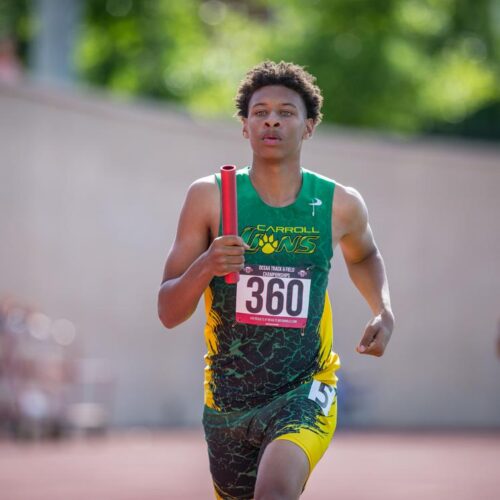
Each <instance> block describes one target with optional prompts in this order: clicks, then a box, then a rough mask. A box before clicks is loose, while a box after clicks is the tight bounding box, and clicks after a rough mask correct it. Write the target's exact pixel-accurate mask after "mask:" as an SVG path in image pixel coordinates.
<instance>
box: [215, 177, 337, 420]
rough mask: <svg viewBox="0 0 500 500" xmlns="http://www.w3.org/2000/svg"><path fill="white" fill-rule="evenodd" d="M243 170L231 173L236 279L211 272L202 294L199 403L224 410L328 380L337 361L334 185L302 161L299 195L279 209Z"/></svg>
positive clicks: (332, 378) (244, 407)
mask: <svg viewBox="0 0 500 500" xmlns="http://www.w3.org/2000/svg"><path fill="white" fill-rule="evenodd" d="M249 171H250V169H249V168H248V167H247V168H243V169H241V170H238V171H237V174H236V181H237V192H238V229H239V235H240V236H241V237H242V238H243V240H244V241H245V242H246V243H247V244H248V245H249V246H250V250H247V251H246V252H245V267H244V269H243V270H242V271H241V273H240V280H239V283H238V284H237V285H228V284H226V283H225V281H224V278H223V277H215V278H214V279H213V280H212V281H211V283H210V286H209V287H208V288H207V290H206V292H205V307H206V314H207V322H206V326H205V340H206V344H207V350H208V352H207V355H206V357H205V358H206V369H205V404H206V406H207V407H209V408H212V409H214V410H217V411H222V412H230V411H241V410H248V409H251V408H254V407H257V406H261V405H264V404H267V403H268V402H270V401H271V400H273V398H276V397H277V396H280V395H282V394H285V393H287V392H289V391H291V390H293V389H295V388H297V387H299V386H300V385H302V384H306V383H309V382H311V381H312V380H316V381H318V382H319V383H324V384H328V385H329V386H332V387H334V386H335V385H336V381H337V378H336V375H335V372H336V370H337V369H338V368H339V367H340V361H339V358H338V356H337V355H336V354H335V353H334V352H333V351H332V345H333V326H332V315H331V306H330V301H329V298H328V293H327V284H328V274H329V271H330V267H331V262H330V261H331V258H332V255H333V250H332V203H333V195H334V190H335V183H334V182H333V181H332V180H330V179H327V178H326V177H323V176H321V175H319V174H315V173H313V172H310V171H308V170H305V169H302V170H301V173H302V186H301V189H300V192H299V194H298V196H297V199H296V200H295V201H294V202H293V203H292V204H291V205H288V206H286V207H279V208H277V207H271V206H269V205H267V204H265V203H264V202H263V201H262V199H261V198H260V196H259V194H258V193H257V191H256V190H255V188H254V187H253V185H252V183H251V180H250V176H249ZM216 177H217V182H218V183H219V185H220V177H219V176H218V175H217V176H216Z"/></svg>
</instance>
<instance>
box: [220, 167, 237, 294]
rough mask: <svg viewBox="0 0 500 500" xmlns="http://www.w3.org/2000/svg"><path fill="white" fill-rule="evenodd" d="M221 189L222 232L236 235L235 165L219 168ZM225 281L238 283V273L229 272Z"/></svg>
mask: <svg viewBox="0 0 500 500" xmlns="http://www.w3.org/2000/svg"><path fill="white" fill-rule="evenodd" d="M220 178H221V190H222V234H223V235H224V236H227V235H236V236H237V235H238V203H237V198H236V167H235V166H234V165H223V166H222V167H221V168H220ZM224 279H225V280H226V283H228V284H234V283H238V281H239V279H240V274H239V273H229V274H226V276H225V277H224Z"/></svg>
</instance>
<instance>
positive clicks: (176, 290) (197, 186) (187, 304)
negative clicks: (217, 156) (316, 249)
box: [158, 176, 246, 328]
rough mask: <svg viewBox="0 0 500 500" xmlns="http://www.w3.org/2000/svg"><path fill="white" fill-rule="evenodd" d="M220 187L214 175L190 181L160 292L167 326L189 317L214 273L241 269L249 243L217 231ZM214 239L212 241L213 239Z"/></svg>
mask: <svg viewBox="0 0 500 500" xmlns="http://www.w3.org/2000/svg"><path fill="white" fill-rule="evenodd" d="M219 216H220V195H219V189H218V187H217V185H216V184H215V182H214V181H213V176H212V178H204V179H200V180H199V181H197V182H195V183H194V184H192V185H191V187H190V188H189V190H188V193H187V196H186V201H185V202H184V206H183V207H182V211H181V215H180V218H179V225H178V227H177V234H176V237H175V241H174V244H173V245H172V248H171V249H170V252H169V254H168V257H167V261H166V263H165V270H164V273H163V280H162V284H161V287H160V291H159V293H158V315H159V317H160V320H161V322H162V323H163V325H164V326H165V327H166V328H173V327H174V326H177V325H178V324H180V323H182V322H183V321H185V320H187V319H188V318H189V317H190V316H191V314H192V313H193V312H194V310H195V309H196V306H197V304H198V301H199V300H200V297H201V295H202V294H203V292H204V290H205V289H206V288H207V286H208V285H209V283H210V281H211V280H212V278H213V277H214V276H224V275H225V274H228V273H231V272H237V271H240V270H241V269H242V267H243V263H244V253H245V247H246V245H245V244H244V243H243V240H242V239H241V238H240V237H238V236H221V237H218V238H214V236H216V235H217V230H218V225H219V224H218V221H219ZM212 239H213V241H212Z"/></svg>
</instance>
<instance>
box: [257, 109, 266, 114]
mask: <svg viewBox="0 0 500 500" xmlns="http://www.w3.org/2000/svg"><path fill="white" fill-rule="evenodd" d="M254 115H255V116H266V112H265V111H264V110H263V109H260V110H258V111H255V112H254Z"/></svg>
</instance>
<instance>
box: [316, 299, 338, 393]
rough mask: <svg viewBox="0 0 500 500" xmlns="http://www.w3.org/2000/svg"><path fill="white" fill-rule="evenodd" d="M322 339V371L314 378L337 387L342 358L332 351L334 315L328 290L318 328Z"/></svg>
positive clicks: (320, 364) (320, 354)
mask: <svg viewBox="0 0 500 500" xmlns="http://www.w3.org/2000/svg"><path fill="white" fill-rule="evenodd" d="M318 333H319V338H320V352H319V366H320V371H319V372H318V373H317V374H316V375H315V376H314V379H315V380H319V381H320V382H324V383H325V384H328V385H333V386H336V385H337V380H338V379H337V376H336V375H335V372H336V371H337V370H338V369H339V368H340V358H339V356H338V354H337V353H335V352H333V351H332V347H333V315H332V306H331V304H330V297H329V295H328V290H327V291H326V292H325V305H324V307H323V314H322V315H321V320H320V322H319V326H318Z"/></svg>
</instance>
